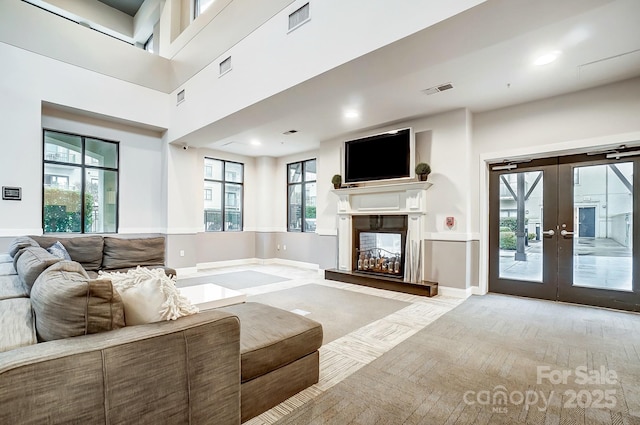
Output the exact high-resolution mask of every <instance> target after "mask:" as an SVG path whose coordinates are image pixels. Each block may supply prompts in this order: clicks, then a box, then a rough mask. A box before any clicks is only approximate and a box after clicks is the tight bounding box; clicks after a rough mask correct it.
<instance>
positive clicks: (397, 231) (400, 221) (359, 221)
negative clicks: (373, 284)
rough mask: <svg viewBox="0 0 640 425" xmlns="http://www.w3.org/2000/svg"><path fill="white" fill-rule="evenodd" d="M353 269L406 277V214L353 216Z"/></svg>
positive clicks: (400, 277) (374, 273) (401, 277)
mask: <svg viewBox="0 0 640 425" xmlns="http://www.w3.org/2000/svg"><path fill="white" fill-rule="evenodd" d="M352 220H353V223H352V226H351V227H352V229H353V249H352V255H353V259H352V262H351V264H352V268H353V271H354V272H358V273H368V274H373V275H382V276H387V277H393V278H398V279H400V280H402V279H403V278H404V264H405V252H404V249H405V245H406V242H407V216H406V215H364V216H360V215H357V216H353V218H352Z"/></svg>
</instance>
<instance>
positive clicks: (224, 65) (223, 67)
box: [219, 56, 231, 77]
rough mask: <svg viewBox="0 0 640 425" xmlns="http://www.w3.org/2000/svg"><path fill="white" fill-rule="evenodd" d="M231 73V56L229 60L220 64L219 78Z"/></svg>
mask: <svg viewBox="0 0 640 425" xmlns="http://www.w3.org/2000/svg"><path fill="white" fill-rule="evenodd" d="M229 71H231V56H229V57H228V58H226V59H225V60H223V61H222V62H220V74H219V76H220V77H222V76H223V75H224V74H226V73H227V72H229Z"/></svg>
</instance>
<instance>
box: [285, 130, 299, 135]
mask: <svg viewBox="0 0 640 425" xmlns="http://www.w3.org/2000/svg"><path fill="white" fill-rule="evenodd" d="M297 132H298V130H289V131H285V132H284V133H282V134H284V135H286V136H288V135H290V134H296V133H297Z"/></svg>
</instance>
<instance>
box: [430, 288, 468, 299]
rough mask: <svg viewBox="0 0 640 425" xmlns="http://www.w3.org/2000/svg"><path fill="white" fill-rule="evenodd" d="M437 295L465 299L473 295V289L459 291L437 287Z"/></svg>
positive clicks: (458, 289) (457, 289)
mask: <svg viewBox="0 0 640 425" xmlns="http://www.w3.org/2000/svg"><path fill="white" fill-rule="evenodd" d="M438 295H442V296H445V297H453V298H462V299H466V298H469V297H470V296H471V295H473V288H467V289H461V288H452V287H450V286H442V285H438Z"/></svg>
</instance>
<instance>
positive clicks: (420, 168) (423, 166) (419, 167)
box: [416, 162, 431, 175]
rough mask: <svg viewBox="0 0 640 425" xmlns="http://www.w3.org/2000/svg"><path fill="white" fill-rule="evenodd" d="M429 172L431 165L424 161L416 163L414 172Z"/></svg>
mask: <svg viewBox="0 0 640 425" xmlns="http://www.w3.org/2000/svg"><path fill="white" fill-rule="evenodd" d="M429 173H431V166H430V165H429V164H427V163H426V162H420V163H418V164H416V174H418V175H421V174H429Z"/></svg>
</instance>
